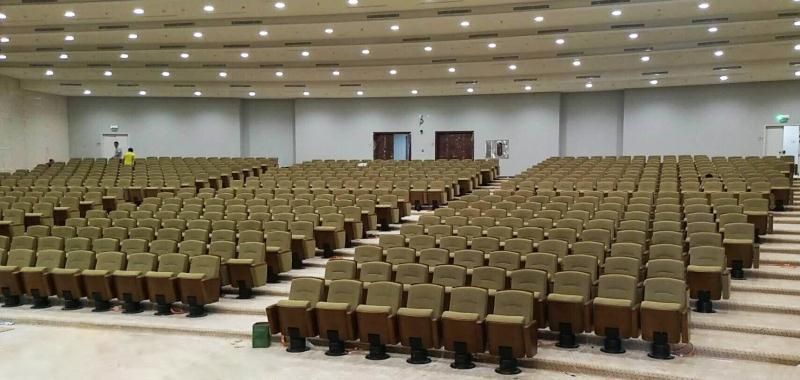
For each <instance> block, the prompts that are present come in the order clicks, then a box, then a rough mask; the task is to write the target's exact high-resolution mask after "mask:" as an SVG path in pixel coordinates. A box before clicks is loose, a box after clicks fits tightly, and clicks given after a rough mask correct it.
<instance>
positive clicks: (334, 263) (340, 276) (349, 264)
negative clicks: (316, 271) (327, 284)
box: [325, 260, 356, 281]
mask: <svg viewBox="0 0 800 380" xmlns="http://www.w3.org/2000/svg"><path fill="white" fill-rule="evenodd" d="M355 278H356V263H355V262H354V261H352V260H329V261H328V263H327V264H325V280H327V281H335V280H353V279H355Z"/></svg>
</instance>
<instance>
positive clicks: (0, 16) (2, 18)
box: [0, 12, 7, 20]
mask: <svg viewBox="0 0 800 380" xmlns="http://www.w3.org/2000/svg"><path fill="white" fill-rule="evenodd" d="M6 17H7V16H6V14H5V13H2V12H0V20H5V19H6Z"/></svg>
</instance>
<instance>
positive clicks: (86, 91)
mask: <svg viewBox="0 0 800 380" xmlns="http://www.w3.org/2000/svg"><path fill="white" fill-rule="evenodd" d="M83 94H84V95H91V94H92V90H83Z"/></svg>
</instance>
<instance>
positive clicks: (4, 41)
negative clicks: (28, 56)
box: [0, 37, 11, 44]
mask: <svg viewBox="0 0 800 380" xmlns="http://www.w3.org/2000/svg"><path fill="white" fill-rule="evenodd" d="M9 42H11V39H9V38H8V37H0V43H4V44H5V43H9Z"/></svg>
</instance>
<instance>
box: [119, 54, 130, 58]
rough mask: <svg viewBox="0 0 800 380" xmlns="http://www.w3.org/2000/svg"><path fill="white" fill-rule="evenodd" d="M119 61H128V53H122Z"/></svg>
mask: <svg viewBox="0 0 800 380" xmlns="http://www.w3.org/2000/svg"><path fill="white" fill-rule="evenodd" d="M119 59H128V53H120V55H119Z"/></svg>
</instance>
